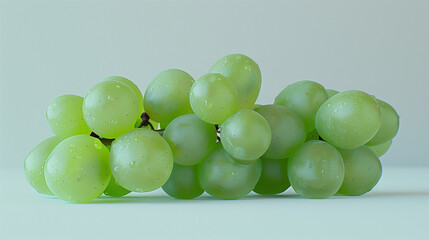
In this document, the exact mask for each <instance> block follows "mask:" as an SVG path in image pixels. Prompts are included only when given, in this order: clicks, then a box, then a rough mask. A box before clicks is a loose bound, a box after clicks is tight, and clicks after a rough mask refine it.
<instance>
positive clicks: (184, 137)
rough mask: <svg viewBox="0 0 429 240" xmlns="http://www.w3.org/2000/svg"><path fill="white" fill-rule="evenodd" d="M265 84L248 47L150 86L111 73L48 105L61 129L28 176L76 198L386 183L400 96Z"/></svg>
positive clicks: (323, 193)
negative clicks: (201, 70) (384, 161)
mask: <svg viewBox="0 0 429 240" xmlns="http://www.w3.org/2000/svg"><path fill="white" fill-rule="evenodd" d="M260 88H261V71H260V69H259V66H258V65H257V64H256V63H255V62H254V61H253V60H252V59H250V58H249V57H247V56H244V55H241V54H232V55H228V56H225V57H223V58H221V59H219V60H218V61H217V62H215V63H214V64H213V66H211V68H210V70H209V71H208V73H207V74H205V75H203V76H201V77H200V78H199V79H198V80H196V81H195V80H194V79H193V78H192V76H190V75H189V74H188V73H186V72H184V71H182V70H178V69H169V70H166V71H163V72H161V73H159V74H158V76H156V77H155V78H154V79H153V80H152V82H151V83H150V84H149V85H148V87H147V89H146V92H145V93H144V97H143V94H142V93H141V92H140V90H139V88H138V87H137V86H136V85H135V84H134V83H133V82H132V81H130V80H128V79H126V78H123V77H117V76H115V77H108V78H106V79H104V80H103V81H101V82H99V83H97V84H96V85H95V86H94V87H92V88H91V89H90V90H89V91H88V92H87V93H86V95H85V97H83V98H82V97H80V96H75V95H63V96H59V97H57V98H56V99H54V100H53V101H52V102H51V103H50V104H49V105H48V107H47V111H46V119H47V122H48V125H49V127H50V128H51V129H52V131H53V132H54V133H55V136H53V137H51V138H48V139H46V140H44V141H43V142H41V143H40V144H38V145H37V146H36V147H35V148H34V149H32V150H31V151H30V153H29V154H28V155H27V157H26V159H25V164H24V170H25V175H26V178H27V180H28V181H29V183H30V184H31V185H32V186H33V187H34V189H36V190H37V191H38V192H40V193H42V194H48V195H55V196H57V197H58V198H60V199H63V200H65V201H70V202H76V203H82V202H88V201H91V200H93V199H95V198H97V197H99V196H100V195H101V194H103V193H104V194H105V195H108V196H112V197H120V196H123V195H126V194H128V193H130V192H131V191H133V192H148V191H153V190H155V189H158V188H160V187H162V188H163V190H164V191H165V192H166V193H167V194H168V195H170V196H172V197H175V198H181V199H192V198H195V197H198V196H200V195H201V194H202V193H203V192H204V191H205V192H207V193H208V194H210V195H212V196H214V197H217V198H221V199H238V198H242V197H245V196H246V195H247V194H249V193H250V192H251V191H254V192H256V193H259V194H278V193H282V192H284V191H285V190H286V189H288V188H289V187H290V186H291V185H292V187H293V189H294V190H295V191H296V193H298V194H299V195H301V196H302V197H306V198H327V197H330V196H332V195H334V194H337V193H338V194H344V195H362V194H364V193H366V192H368V191H370V190H371V189H372V188H373V187H374V186H375V184H376V183H377V182H378V180H379V179H380V176H381V171H382V168H381V163H380V160H379V157H380V156H382V155H383V154H384V153H385V152H386V151H387V150H388V149H389V147H390V145H391V144H392V139H393V138H394V137H395V135H396V134H397V132H398V128H399V116H398V114H397V113H396V111H395V110H394V109H393V108H392V107H391V106H390V105H389V104H387V103H386V102H384V101H382V100H380V99H377V98H375V97H374V96H371V95H369V94H367V93H364V92H362V91H358V90H350V91H343V92H337V91H335V90H329V89H328V90H326V89H325V88H324V87H323V86H322V85H320V84H319V83H316V82H314V81H299V82H296V83H293V84H290V85H288V86H287V87H286V88H285V89H283V90H282V91H281V92H280V94H279V95H278V96H277V97H276V98H275V101H274V104H269V105H258V104H255V102H256V99H257V97H258V95H259V91H260Z"/></svg>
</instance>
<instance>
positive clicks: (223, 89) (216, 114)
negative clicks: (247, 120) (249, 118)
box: [189, 73, 238, 124]
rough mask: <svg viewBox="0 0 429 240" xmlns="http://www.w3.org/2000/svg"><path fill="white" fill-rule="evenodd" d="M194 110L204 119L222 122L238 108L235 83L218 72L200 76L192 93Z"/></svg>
mask: <svg viewBox="0 0 429 240" xmlns="http://www.w3.org/2000/svg"><path fill="white" fill-rule="evenodd" d="M189 99H190V102H191V107H192V110H193V111H194V112H195V114H196V115H197V116H198V117H200V118H201V119H202V120H204V121H206V122H208V123H211V124H221V123H223V121H225V120H226V119H227V118H228V117H229V116H231V115H232V114H234V113H235V112H236V111H237V110H238V94H237V90H236V88H235V87H234V84H233V83H232V82H231V81H230V80H228V79H227V78H225V77H224V76H222V75H220V74H217V73H209V74H206V75H203V76H202V77H200V78H199V79H198V80H197V81H195V83H194V85H192V88H191V93H190V97H189Z"/></svg>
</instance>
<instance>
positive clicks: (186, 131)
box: [163, 114, 217, 166]
mask: <svg viewBox="0 0 429 240" xmlns="http://www.w3.org/2000/svg"><path fill="white" fill-rule="evenodd" d="M163 136H164V139H165V140H166V141H167V142H168V144H169V145H170V147H171V150H172V152H173V157H174V162H175V163H178V164H181V165H185V166H192V165H196V164H198V163H200V162H201V161H202V160H204V159H205V158H206V157H207V156H208V155H209V153H210V152H211V151H212V150H213V148H214V146H215V145H216V138H217V134H216V128H215V127H214V126H213V125H211V124H208V123H206V122H204V121H203V120H201V119H200V118H198V116H196V115H195V114H189V115H183V116H180V117H178V118H176V119H174V120H173V121H172V122H171V123H170V124H168V126H167V128H166V129H165V131H164V135H163Z"/></svg>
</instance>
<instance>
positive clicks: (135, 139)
mask: <svg viewBox="0 0 429 240" xmlns="http://www.w3.org/2000/svg"><path fill="white" fill-rule="evenodd" d="M110 165H111V169H112V173H113V176H114V178H115V179H116V181H117V182H118V184H119V185H121V186H122V187H124V188H125V189H128V190H130V191H134V192H149V191H153V190H155V189H158V188H160V187H161V186H162V185H164V183H165V182H166V181H167V180H168V178H169V177H170V174H171V171H172V169H173V153H172V151H171V149H170V146H169V145H168V143H167V142H166V141H165V140H164V139H163V138H162V137H161V136H160V135H159V134H158V133H157V132H154V131H152V130H149V129H142V128H138V129H134V130H132V131H130V132H128V133H126V134H124V135H122V136H121V137H119V138H117V139H116V140H115V141H113V143H112V149H111V151H110Z"/></svg>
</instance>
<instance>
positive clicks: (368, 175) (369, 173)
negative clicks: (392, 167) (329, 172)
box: [338, 146, 382, 196]
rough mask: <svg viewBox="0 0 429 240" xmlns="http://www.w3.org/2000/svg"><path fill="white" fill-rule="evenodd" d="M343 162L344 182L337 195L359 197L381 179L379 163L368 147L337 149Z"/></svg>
mask: <svg viewBox="0 0 429 240" xmlns="http://www.w3.org/2000/svg"><path fill="white" fill-rule="evenodd" d="M339 150H340V153H341V156H342V157H343V160H344V169H345V175H344V181H343V184H342V185H341V188H340V189H339V190H338V193H341V194H344V195H350V196H359V195H362V194H364V193H367V192H369V191H370V190H371V189H372V188H373V187H374V186H375V185H376V184H377V182H378V180H379V179H380V177H381V171H382V170H381V163H380V160H379V159H378V157H377V156H376V155H375V153H374V152H372V151H371V150H370V149H369V148H368V147H366V146H362V147H359V148H355V149H339Z"/></svg>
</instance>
